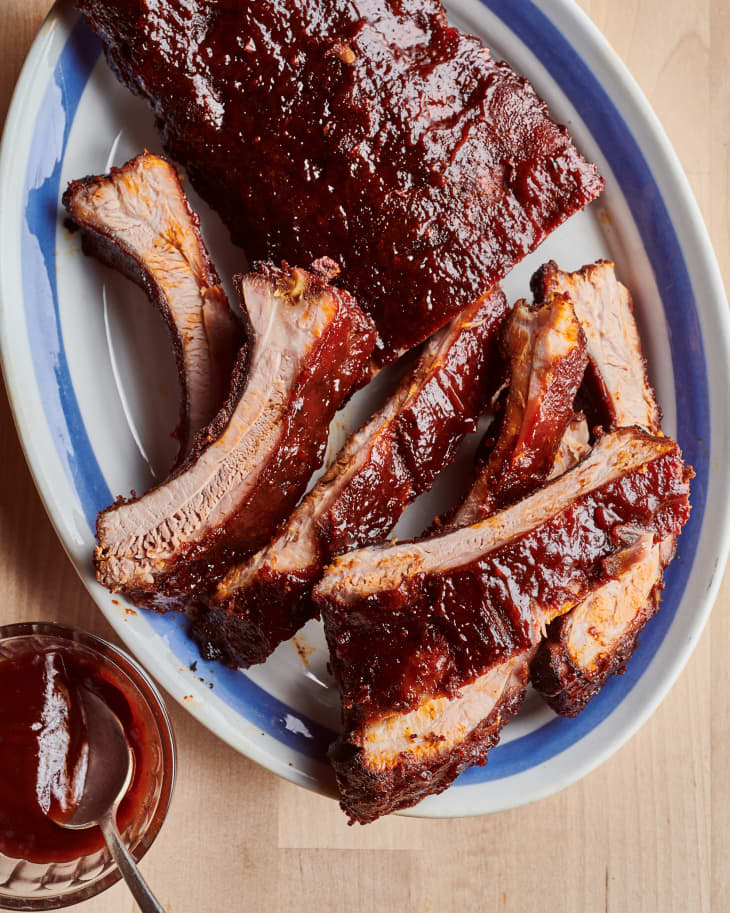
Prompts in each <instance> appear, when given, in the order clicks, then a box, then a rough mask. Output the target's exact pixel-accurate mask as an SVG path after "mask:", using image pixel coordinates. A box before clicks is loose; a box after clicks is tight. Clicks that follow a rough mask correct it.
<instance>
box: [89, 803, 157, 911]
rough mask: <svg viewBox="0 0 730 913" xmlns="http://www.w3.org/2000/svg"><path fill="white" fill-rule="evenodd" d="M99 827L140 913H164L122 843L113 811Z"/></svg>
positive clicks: (104, 818)
mask: <svg viewBox="0 0 730 913" xmlns="http://www.w3.org/2000/svg"><path fill="white" fill-rule="evenodd" d="M99 827H100V828H101V832H102V834H103V835H104V840H106V845H107V846H108V847H109V852H110V853H111V854H112V859H113V860H114V862H116V864H117V868H118V869H119V871H120V872H121V873H122V876H123V878H124V880H125V881H126V882H127V887H128V888H129V890H130V891H131V892H132V895H133V897H134V899H135V900H136V901H137V904H138V906H139V908H140V910H141V911H142V913H166V910H165V909H164V907H162V905H161V904H160V902H159V901H158V900H157V898H156V897H155V895H154V894H153V893H152V891H150V889H149V887H148V886H147V882H146V881H145V880H144V878H142V873H141V872H140V871H139V869H138V868H137V865H136V863H135V861H134V859H132V857H131V856H130V854H129V850H127V848H126V846H125V845H124V844H123V843H122V839H121V837H120V836H119V831H118V830H117V823H116V821H115V820H114V811H112V810H110V811H109V814H108V815H105V816H104V817H103V818H102V819H101V821H100V822H99Z"/></svg>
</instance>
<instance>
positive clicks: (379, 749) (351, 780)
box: [329, 651, 532, 824]
mask: <svg viewBox="0 0 730 913" xmlns="http://www.w3.org/2000/svg"><path fill="white" fill-rule="evenodd" d="M531 655H532V653H531V651H528V652H527V653H526V654H521V655H520V656H516V657H513V658H512V659H510V660H507V662H505V663H501V664H500V665H498V666H496V667H495V668H494V669H492V670H490V671H489V672H487V673H486V674H485V675H482V676H480V677H479V678H477V679H476V680H475V681H474V682H472V683H471V684H469V685H465V686H464V687H463V688H461V689H460V693H459V696H458V697H454V698H449V697H435V698H429V699H427V700H425V701H424V702H423V703H421V704H420V705H419V707H418V708H417V709H416V710H412V711H410V712H406V713H399V714H393V715H391V716H387V717H384V718H383V719H381V720H377V721H375V722H373V723H368V724H366V725H364V726H362V727H358V728H356V729H354V730H353V732H352V733H351V734H350V737H349V738H348V739H338V740H337V742H335V743H334V745H333V746H332V748H331V749H330V754H329V757H330V761H331V762H332V766H333V767H334V770H335V774H336V776H337V783H338V786H339V788H340V795H341V805H342V808H343V809H344V810H345V811H346V812H347V813H348V814H349V815H350V818H351V820H352V821H358V822H359V823H360V824H368V823H369V822H371V821H375V819H376V818H380V817H381V816H382V815H387V814H390V813H391V812H394V811H397V810H399V809H403V808H410V807H411V806H412V805H416V804H417V803H418V802H420V801H421V800H422V799H424V798H425V797H426V796H432V795H434V794H436V793H440V792H442V791H443V790H444V789H446V788H447V787H448V786H450V785H451V783H453V782H454V780H455V779H456V778H457V777H458V776H459V774H461V773H463V772H464V771H465V770H466V769H467V768H468V767H473V766H474V765H475V764H484V763H485V761H486V758H487V754H488V752H489V751H490V749H491V748H493V747H494V746H495V745H496V744H497V742H498V741H499V736H500V733H501V731H502V727H503V726H504V723H505V722H506V720H507V719H509V717H511V716H513V715H514V714H516V713H517V711H518V710H519V709H520V707H521V705H522V701H523V699H524V696H525V688H526V686H527V679H528V670H529V658H530V656H531Z"/></svg>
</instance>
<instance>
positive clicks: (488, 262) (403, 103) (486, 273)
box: [78, 0, 603, 360]
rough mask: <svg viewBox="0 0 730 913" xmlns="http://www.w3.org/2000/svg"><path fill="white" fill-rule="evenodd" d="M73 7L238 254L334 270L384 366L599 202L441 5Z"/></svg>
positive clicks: (422, 1)
mask: <svg viewBox="0 0 730 913" xmlns="http://www.w3.org/2000/svg"><path fill="white" fill-rule="evenodd" d="M78 5H79V7H80V9H81V10H82V11H83V12H84V13H85V15H86V18H87V20H88V21H89V22H90V24H91V25H92V27H93V28H94V29H95V30H96V31H97V33H98V34H99V35H100V37H101V39H102V41H103V42H104V46H105V50H106V55H107V59H108V60H109V62H110V64H111V66H112V68H113V69H114V71H115V73H116V74H117V76H118V77H119V78H120V79H121V81H122V82H123V83H125V84H126V85H127V86H129V87H130V88H131V89H132V90H133V91H135V92H136V93H138V94H139V95H141V96H142V97H143V98H145V99H146V100H147V101H148V102H149V103H150V104H151V106H152V108H153V110H154V113H155V116H156V119H157V125H158V127H159V129H160V131H161V133H162V137H163V140H164V142H165V145H166V147H167V149H168V151H169V152H170V154H171V155H172V157H173V158H174V159H175V160H176V161H179V162H181V163H182V164H183V165H184V166H185V169H186V171H187V173H188V174H189V175H190V178H191V180H192V182H193V184H194V186H195V187H196V188H197V189H198V191H199V192H200V193H201V195H202V196H203V197H204V198H205V199H206V200H207V201H208V202H209V203H210V204H211V205H212V206H213V207H214V208H215V209H216V210H218V212H220V214H221V215H222V217H223V219H224V221H225V222H226V223H227V225H228V226H229V227H230V229H231V232H232V234H233V236H234V239H235V240H236V241H237V242H238V243H240V244H241V245H242V246H243V248H244V249H245V250H246V251H247V252H248V253H249V255H250V256H253V257H274V258H279V257H285V258H287V259H288V260H289V261H291V262H298V263H308V262H310V261H311V260H312V259H313V258H314V257H318V256H321V254H322V252H325V253H327V254H328V255H329V256H331V257H333V258H335V259H336V260H337V261H338V262H339V263H340V264H341V266H342V269H343V273H342V275H343V283H344V287H345V288H348V289H349V290H350V291H352V292H353V293H354V294H355V295H356V296H357V298H358V301H360V302H361V304H362V306H363V307H364V308H366V309H367V310H368V311H369V312H370V313H371V314H372V316H373V317H374V319H375V322H376V324H377V326H378V330H379V332H380V334H381V337H382V339H383V342H384V350H383V351H382V352H381V353H380V355H381V358H384V359H386V360H387V359H390V358H392V357H393V356H394V355H395V354H396V353H397V352H399V351H402V350H404V349H408V348H411V347H412V346H413V345H415V344H416V343H418V342H420V341H422V340H424V339H426V338H428V337H430V336H431V335H432V334H433V333H434V332H435V331H436V330H438V329H440V328H441V327H442V326H444V325H445V324H446V323H447V322H448V321H449V320H450V319H451V318H452V317H454V316H455V315H456V314H457V313H458V312H459V311H460V310H461V309H462V308H464V307H466V306H468V305H470V304H471V303H472V302H473V301H475V300H476V299H477V298H479V297H481V296H482V295H483V294H484V293H485V292H486V290H487V289H489V288H490V287H491V286H493V285H494V284H495V283H496V282H498V281H500V279H502V278H503V277H504V276H505V275H506V274H507V273H508V272H509V270H510V269H511V268H512V267H513V266H514V265H515V263H517V262H518V261H519V260H521V259H522V258H523V257H524V256H525V255H526V254H527V253H529V252H530V251H532V250H534V249H535V247H536V246H537V245H538V244H540V242H541V241H543V240H544V238H545V237H546V236H547V235H548V234H549V233H550V232H551V231H553V230H554V229H555V228H556V227H557V226H558V225H560V224H561V223H562V222H563V221H564V220H565V219H567V218H568V217H569V216H570V215H571V214H572V213H574V212H576V211H577V210H579V209H581V208H582V207H583V206H585V205H586V204H587V203H588V202H589V201H590V200H592V199H593V198H595V197H596V196H598V194H599V193H600V192H601V190H602V187H603V182H602V180H601V179H600V177H599V176H598V174H597V171H596V169H595V167H594V166H593V165H589V164H588V163H586V161H585V160H584V159H583V158H582V157H581V156H580V155H579V154H578V152H577V151H576V149H575V147H574V146H573V145H572V143H571V141H570V138H569V137H568V135H567V132H566V130H565V128H564V127H561V126H559V125H558V124H556V123H554V122H553V121H552V120H551V119H550V117H549V115H548V112H547V108H546V106H545V104H544V103H543V102H542V101H541V100H540V99H539V98H538V96H537V95H536V94H535V92H534V90H533V89H532V87H531V86H530V85H529V83H527V82H526V80H524V79H522V78H520V77H519V76H517V75H516V74H515V73H514V72H513V71H512V70H511V69H510V67H509V66H508V65H507V64H506V63H504V62H500V63H497V62H496V61H494V60H493V59H492V58H491V57H490V55H489V52H488V51H487V50H486V49H485V48H484V47H483V46H482V45H481V43H480V42H479V41H478V40H477V39H476V38H473V37H470V36H468V35H465V34H463V33H461V32H459V31H458V30H457V29H455V28H452V27H450V26H449V25H448V23H447V21H446V17H445V14H444V10H443V8H442V5H441V3H440V0H417V2H415V0H407V2H402V0H355V2H349V3H341V2H335V0H289V2H287V3H281V2H274V0H258V2H256V3H251V2H248V3H244V2H242V0H218V2H216V3H211V2H201V3H197V4H195V13H194V14H192V13H190V12H189V11H188V10H187V8H186V7H187V5H186V4H183V3H172V2H168V3H164V4H160V3H154V4H153V3H149V2H146V0H78Z"/></svg>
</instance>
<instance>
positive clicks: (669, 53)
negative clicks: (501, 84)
mask: <svg viewBox="0 0 730 913" xmlns="http://www.w3.org/2000/svg"><path fill="white" fill-rule="evenodd" d="M581 5H582V6H583V7H584V8H585V9H586V11H587V12H588V14H589V15H590V16H591V17H592V18H593V20H594V21H595V22H596V24H597V25H598V26H599V28H601V29H602V31H603V32H604V33H605V34H606V35H607V36H608V38H609V40H610V41H611V42H612V43H613V46H614V47H615V49H616V51H617V52H618V53H619V55H620V56H621V57H622V58H623V59H624V61H625V62H626V63H627V64H628V66H629V69H630V70H631V71H632V72H633V73H634V75H635V76H636V77H637V79H638V80H639V83H640V84H641V86H642V88H643V90H644V92H645V93H646V94H647V96H648V97H649V101H650V102H651V104H652V105H653V106H654V109H655V110H656V111H657V113H658V115H659V117H660V118H661V120H662V122H663V123H664V126H665V128H666V129H667V131H668V133H669V136H670V139H671V140H672V142H673V143H674V146H675V148H676V150H677V152H678V154H679V157H680V159H681V160H682V164H683V165H684V168H685V170H686V172H687V175H688V176H689V179H690V182H691V184H692V186H693V188H694V192H695V194H696V195H697V198H698V200H699V203H700V206H701V208H702V210H703V213H704V216H705V219H706V221H707V223H708V226H709V228H710V232H711V234H712V237H713V241H714V244H715V247H716V249H717V252H718V255H719V258H720V264H721V266H722V269H723V272H724V276H725V280H726V282H727V280H728V279H729V278H730V222H729V214H730V205H729V204H730V196H729V188H730V68H729V67H728V52H729V51H730V6H729V5H728V2H727V0H581ZM48 7H49V0H0V44H1V45H2V47H1V48H0V118H4V115H5V112H6V110H7V106H8V103H9V100H10V95H11V92H12V88H13V84H14V82H15V79H16V77H17V75H18V72H19V70H20V66H21V64H22V61H23V58H24V57H25V54H26V51H27V49H28V47H29V45H30V42H31V40H32V38H33V36H34V35H35V33H36V31H37V29H38V27H39V25H40V23H41V20H42V18H43V16H44V15H45V13H46V11H47V9H48ZM0 396H1V402H0V429H1V431H0V467H2V471H1V478H0V486H1V487H0V581H1V582H2V592H3V600H2V602H1V603H0V623H8V622H13V621H21V620H39V619H46V618H47V619H56V620H61V621H65V622H70V623H72V624H76V625H80V626H81V627H83V628H86V629H89V630H92V631H96V632H98V633H99V634H101V635H102V636H104V637H107V638H110V639H112V640H115V639H116V638H115V635H114V634H113V632H112V630H111V628H110V627H109V625H108V624H107V623H106V622H105V620H104V619H103V618H102V616H101V613H100V612H99V611H98V610H97V608H96V606H95V605H94V604H93V603H92V601H91V600H90V598H89V597H88V596H87V594H86V592H85V590H84V589H83V587H82V585H81V583H80V582H79V580H78V579H77V577H76V574H75V572H74V570H73V568H72V567H71V565H70V563H69V562H68V560H67V558H66V556H65V555H64V553H63V550H62V548H61V545H60V544H59V542H58V540H57V539H56V536H55V533H54V532H53V529H52V528H51V524H50V523H49V521H48V518H47V517H46V514H45V512H44V510H43V507H42V506H41V502H40V500H39V498H38V495H37V494H36V491H35V488H34V486H33V483H32V481H31V478H30V475H29V473H28V470H27V468H26V465H25V460H24V458H23V455H22V452H21V449H20V445H19V443H18V440H17V437H16V434H15V430H14V428H13V424H12V419H11V417H10V412H9V409H8V404H7V399H6V397H5V394H4V392H3V393H2V394H0ZM729 596H730V577H729V578H728V579H726V581H725V584H724V586H723V590H722V592H721V595H720V599H719V602H718V607H717V608H716V610H715V612H714V614H713V616H712V621H711V623H710V625H709V627H708V629H707V630H706V632H705V634H704V636H703V638H702V640H701V641H700V643H699V646H698V647H697V649H696V650H695V653H694V655H693V657H692V659H691V660H690V662H689V664H688V666H687V668H686V669H685V671H684V672H683V673H682V676H681V678H680V680H679V681H678V683H677V684H676V685H675V686H674V688H673V689H672V691H671V693H670V694H669V696H668V697H667V699H666V700H665V701H664V703H663V704H662V706H661V707H660V708H659V710H658V711H657V712H656V713H655V714H654V716H653V717H652V719H651V720H650V722H649V723H647V725H646V726H644V727H643V729H642V730H641V732H640V733H639V734H638V735H637V736H635V737H634V738H633V739H632V740H631V741H630V742H629V744H628V745H626V746H625V747H624V748H623V749H622V750H621V751H619V752H618V753H617V754H616V755H615V756H614V757H613V758H612V759H611V760H610V761H608V762H607V763H605V764H604V765H603V766H602V767H601V768H600V769H599V770H597V771H595V772H594V773H593V774H591V775H590V776H588V777H586V778H585V779H584V780H582V781H581V782H580V783H577V784H575V785H574V786H572V787H570V788H569V789H566V790H565V791H563V792H562V793H560V794H559V795H556V796H553V797H552V798H550V799H546V800H544V801H542V802H539V803H537V804H534V805H531V806H529V807H527V808H521V809H517V810H515V811H511V812H505V813H504V814H501V815H492V816H489V817H483V818H476V819H464V820H455V821H443V822H441V821H420V820H415V819H406V818H391V819H388V820H384V821H380V822H378V823H376V824H374V825H371V826H369V827H367V828H364V829H363V828H359V827H358V828H348V827H347V825H346V824H345V819H344V816H343V815H342V814H341V812H340V811H339V810H338V808H337V806H336V805H335V803H334V802H332V801H330V800H327V799H322V798H320V797H318V796H315V795H312V794H310V793H308V792H305V791H304V790H302V789H299V788H298V787H296V786H292V785H291V784H289V783H285V782H284V781H282V780H280V779H278V778H277V777H275V776H274V775H273V774H270V773H268V772H267V771H265V770H263V769H261V768H259V767H257V766H256V765H255V764H253V763H252V762H250V761H248V760H246V759H245V758H243V757H241V756H239V755H237V754H236V753H235V752H233V751H232V750H231V749H230V748H228V747H227V746H226V745H224V744H223V743H222V742H220V741H218V740H217V739H216V738H215V737H213V736H211V735H210V734H209V733H208V732H207V731H206V730H204V729H203V728H202V727H201V726H200V725H198V724H197V723H196V722H195V721H194V720H193V719H192V717H190V716H189V715H188V714H187V713H185V712H184V711H183V710H181V709H180V708H179V707H178V706H177V705H176V704H173V703H172V702H171V703H170V710H171V712H172V717H173V722H174V725H175V731H176V733H177V738H178V744H179V750H180V765H179V767H180V774H179V780H178V785H177V790H176V793H175V798H174V802H173V806H172V810H171V812H170V815H169V818H168V820H167V823H166V825H165V827H164V829H163V831H162V833H161V835H160V837H159V838H158V840H157V842H156V843H155V845H154V847H153V848H152V850H151V851H150V852H149V854H148V856H147V858H146V859H145V860H144V863H143V865H142V869H143V871H144V873H145V875H146V876H147V877H148V878H149V880H150V882H151V883H152V885H153V886H154V888H155V889H156V891H157V893H158V895H159V897H160V898H161V899H162V901H163V902H164V904H165V906H166V907H167V908H168V909H170V910H174V911H175V913H218V911H220V913H223V911H239V910H241V911H243V910H246V911H247V913H262V911H266V913H289V911H297V913H329V911H338V913H339V911H343V913H376V911H377V913H380V911H393V913H410V911H418V913H430V911H434V913H435V911H438V913H450V911H454V913H465V911H469V913H471V911H480V913H481V911H491V910H500V911H502V910H504V911H519V913H549V911H556V913H557V911H560V913H597V911H611V913H634V911H636V913H638V911H646V913H650V911H657V913H667V911H670V910H671V911H674V910H676V911H681V913H690V911H708V910H713V911H716V913H721V911H727V910H730V861H729V860H728V851H729V850H730V777H729V776H728V758H729V757H730V662H728V653H729V652H730V619H729V616H728V614H727V612H726V611H725V606H726V604H727V601H728V597H729ZM0 700H2V696H0ZM1 775H2V772H1V771H0V776H1ZM83 909H84V910H86V911H87V913H101V911H103V913H123V911H130V913H131V911H133V910H134V909H135V907H134V904H133V901H132V900H131V898H130V896H129V895H128V894H127V893H126V891H125V889H124V887H123V886H122V885H117V886H115V887H114V888H112V889H111V890H110V891H109V892H107V893H106V894H103V895H101V896H100V897H97V898H95V899H94V900H91V901H88V902H87V903H86V904H84V905H83Z"/></svg>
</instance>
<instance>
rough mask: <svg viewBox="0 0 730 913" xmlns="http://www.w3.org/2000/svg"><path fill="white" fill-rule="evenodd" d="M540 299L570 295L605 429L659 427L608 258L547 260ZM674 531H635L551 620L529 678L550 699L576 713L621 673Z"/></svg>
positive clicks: (654, 597)
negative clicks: (610, 568)
mask: <svg viewBox="0 0 730 913" xmlns="http://www.w3.org/2000/svg"><path fill="white" fill-rule="evenodd" d="M532 285H533V292H534V293H535V296H536V298H537V299H538V300H539V299H541V298H543V297H549V296H552V295H555V294H564V295H568V297H569V298H570V300H571V301H572V303H573V306H574V307H575V311H576V314H577V316H578V319H579V320H580V322H581V325H582V327H583V331H584V333H585V336H586V339H587V342H588V352H589V358H590V368H589V371H588V378H587V379H588V382H589V384H590V387H591V389H592V393H593V399H594V401H595V402H596V403H597V406H598V411H599V414H600V415H601V416H602V417H603V422H604V423H605V427H607V428H618V427H621V426H630V425H638V426H641V427H643V428H646V429H647V430H649V431H651V432H652V433H654V434H656V433H659V427H660V411H659V407H658V406H657V403H656V399H655V397H654V391H653V390H652V388H651V385H650V383H649V380H648V378H647V375H646V362H645V360H644V357H643V354H642V351H641V343H640V340H639V333H638V329H637V326H636V321H635V320H634V315H633V305H632V301H631V296H630V295H629V292H628V290H627V289H626V288H625V287H624V286H623V285H621V283H620V282H618V281H617V279H616V274H615V271H614V266H613V264H612V263H608V262H605V261H600V262H598V263H595V264H592V265H591V266H586V267H583V269H581V270H579V271H578V272H575V273H565V272H563V271H562V270H560V269H558V267H557V266H556V264H555V263H552V262H551V263H548V264H547V265H546V266H544V267H543V268H542V269H541V270H539V271H538V273H536V275H535V276H534V277H533V282H532ZM675 545H676V537H675V535H673V534H670V535H668V536H667V537H665V538H664V539H663V540H662V541H659V542H653V541H652V540H651V539H650V538H646V537H644V538H640V539H639V540H637V541H636V542H635V543H633V544H632V545H630V546H629V547H628V548H627V549H626V550H625V551H624V552H623V553H622V554H621V555H620V556H618V558H617V568H618V573H617V576H616V578H615V579H614V580H612V581H610V582H608V583H607V584H606V585H605V586H604V587H601V588H599V589H598V590H597V591H596V592H594V593H593V594H591V595H590V596H589V597H588V598H587V599H586V600H585V601H584V602H583V603H581V605H579V606H577V607H576V608H575V609H574V610H573V611H572V612H569V613H567V614H566V615H564V616H563V617H561V618H559V619H558V620H557V621H555V622H554V623H553V624H552V625H551V626H550V628H549V629H548V636H547V638H546V639H545V641H544V642H543V644H542V645H541V646H540V649H539V650H538V652H537V655H536V657H535V659H534V660H533V662H532V668H531V678H532V682H533V684H534V685H535V687H536V688H537V689H538V690H539V691H540V692H541V693H542V695H543V696H544V697H545V699H546V701H547V702H548V704H549V705H550V706H551V707H552V708H553V709H554V710H555V711H556V712H557V713H560V714H563V715H565V716H575V715H576V714H578V713H579V712H580V711H581V710H582V709H583V708H584V707H585V706H586V704H587V703H588V701H590V700H591V698H593V697H594V696H595V695H596V694H598V692H599V691H600V690H601V688H602V687H603V685H604V684H605V683H606V681H607V680H608V679H609V678H610V677H611V676H612V675H615V674H617V673H621V672H622V671H623V670H624V668H625V666H626V663H627V662H628V660H629V659H630V658H631V655H632V654H633V652H634V650H635V649H636V643H637V638H638V635H639V633H640V632H641V630H642V628H643V627H644V625H645V624H646V623H647V621H648V620H649V619H650V618H651V617H652V616H653V615H654V613H655V612H656V610H657V609H658V607H659V598H660V595H661V589H662V574H663V572H664V569H665V568H666V566H667V565H668V564H669V562H670V561H671V559H672V557H673V555H674V551H675Z"/></svg>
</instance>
